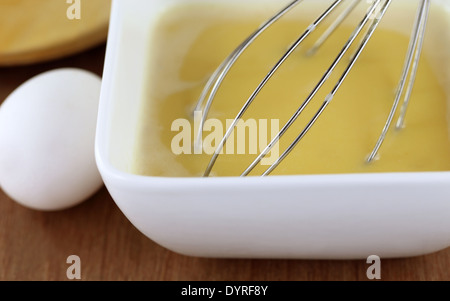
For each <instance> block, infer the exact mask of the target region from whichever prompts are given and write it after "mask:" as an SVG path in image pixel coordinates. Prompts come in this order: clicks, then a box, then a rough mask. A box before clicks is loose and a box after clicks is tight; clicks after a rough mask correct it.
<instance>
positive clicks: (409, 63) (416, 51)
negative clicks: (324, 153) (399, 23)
mask: <svg viewBox="0 0 450 301" xmlns="http://www.w3.org/2000/svg"><path fill="white" fill-rule="evenodd" d="M301 2H302V0H296V1H292V2H291V3H289V4H288V5H287V6H286V7H284V8H283V9H282V10H281V11H279V12H278V13H276V14H275V15H274V16H272V17H271V18H270V19H269V20H267V21H266V22H265V23H264V24H262V25H261V26H260V27H259V28H258V29H257V30H256V31H255V32H254V33H253V34H251V35H250V36H249V37H248V38H247V39H246V40H245V41H243V42H242V43H241V44H240V45H239V46H238V47H237V48H236V49H235V50H234V51H233V52H232V53H231V54H230V55H229V56H228V57H227V58H226V59H225V60H224V61H223V62H222V64H221V65H220V66H219V67H218V68H217V70H216V71H215V72H214V73H213V74H212V76H211V77H210V79H209V81H208V82H207V84H206V85H205V87H204V89H203V92H202V94H201V96H200V98H199V100H198V103H197V105H196V107H195V110H196V111H200V110H203V112H204V113H203V115H202V120H201V124H200V132H201V131H202V130H203V124H204V123H205V121H206V119H207V117H208V113H209V111H210V109H211V105H212V103H213V101H214V98H215V96H216V94H217V92H218V90H219V88H220V86H221V84H222V82H223V81H224V79H225V77H226V76H227V74H228V73H229V71H230V69H231V68H232V67H233V65H234V64H235V63H236V61H237V60H238V58H239V57H240V56H241V55H242V53H243V52H244V51H245V50H246V49H247V48H248V47H249V46H250V45H251V44H252V43H253V42H254V41H255V39H256V38H257V37H258V36H260V35H261V34H262V33H263V32H264V31H265V30H266V29H267V28H269V27H270V26H271V25H273V24H274V23H275V22H277V21H278V20H279V19H280V18H281V17H283V16H284V15H285V14H286V13H288V12H289V11H290V10H292V9H293V8H294V7H295V6H297V5H298V4H300V3H301ZM347 2H348V3H349V4H348V6H347V7H346V8H345V9H344V10H343V12H342V13H341V14H340V15H339V16H338V17H337V18H336V19H335V21H334V22H333V23H332V24H331V25H330V26H329V28H328V29H327V30H326V31H325V32H324V33H323V34H322V36H321V37H320V38H319V39H318V40H317V42H316V43H315V44H314V46H313V47H312V48H311V49H310V50H309V51H308V55H313V54H314V53H315V51H316V50H317V49H319V48H320V47H321V45H322V44H323V43H324V42H325V41H326V40H327V39H328V38H329V37H330V36H331V35H332V34H333V32H334V31H335V30H336V29H337V28H338V27H339V26H340V25H341V24H342V23H343V22H344V21H345V19H346V18H347V17H348V16H349V15H350V13H351V12H352V11H353V10H354V9H355V8H356V7H357V6H358V5H359V4H360V3H361V2H366V3H367V2H369V8H368V10H367V12H366V14H365V15H364V17H363V18H362V20H361V21H360V22H359V23H358V25H357V27H356V28H355V30H354V31H353V32H352V33H351V35H350V37H349V39H348V40H347V42H346V43H345V45H344V47H343V48H342V49H341V50H340V52H339V54H338V55H337V57H336V59H335V60H334V61H333V63H332V64H331V66H330V67H329V68H328V69H327V71H326V72H325V73H324V75H323V77H322V78H321V79H320V81H319V82H318V83H317V85H316V86H315V87H314V89H313V90H312V91H311V93H310V94H309V96H308V97H307V98H306V99H305V100H304V101H303V103H302V104H301V105H300V107H299V108H298V109H297V111H296V112H295V113H294V114H293V115H292V116H291V118H290V119H289V121H288V122H287V123H286V124H285V125H284V126H283V127H282V129H281V130H280V132H279V133H278V134H277V135H276V136H275V138H274V139H273V140H272V141H270V143H269V144H268V145H267V147H266V148H265V149H264V150H263V151H262V152H261V153H260V154H259V155H258V156H257V157H256V159H255V160H254V161H253V162H252V163H251V164H250V165H249V166H248V167H247V168H246V169H245V170H244V171H243V172H242V174H241V176H247V175H248V174H249V173H250V172H251V171H252V170H253V169H254V168H255V167H256V166H257V165H258V164H259V163H260V162H261V160H262V159H263V158H264V157H265V156H267V155H268V154H269V153H270V151H271V150H272V148H273V147H274V146H275V145H276V143H278V141H279V140H280V138H281V137H282V136H283V135H284V134H285V133H286V131H287V130H288V129H289V128H290V127H291V126H292V124H293V123H294V122H295V121H296V120H297V118H298V117H299V116H300V114H301V113H302V112H303V111H304V109H305V108H306V106H307V105H308V104H309V103H310V101H311V100H312V99H313V97H314V96H315V95H316V94H317V93H318V91H319V90H320V89H321V88H322V86H323V85H324V83H325V82H326V81H327V80H328V79H329V77H330V75H331V74H332V72H333V71H334V70H335V68H336V66H337V65H338V64H339V62H340V61H341V60H342V58H343V57H344V55H345V54H346V53H347V52H348V50H349V49H350V47H351V46H352V45H353V43H354V42H355V41H356V39H357V38H358V36H360V34H361V33H362V31H363V29H364V28H367V30H366V32H365V33H364V34H363V35H362V38H361V40H360V42H359V44H358V45H357V50H356V52H355V53H354V55H353V56H352V57H351V59H350V62H349V63H348V65H347V67H346V68H345V70H344V72H343V73H342V75H341V76H340V78H339V80H338V82H337V83H336V85H335V86H334V88H333V89H332V90H331V92H330V93H329V94H328V95H327V96H326V98H325V99H324V101H323V104H322V105H321V106H320V108H319V109H318V111H317V112H316V113H315V115H314V116H313V118H312V119H311V120H310V121H309V122H308V123H307V125H306V127H304V128H303V130H302V131H301V132H300V133H299V134H298V136H297V137H296V138H295V139H294V141H292V143H291V144H290V145H289V146H288V147H287V148H286V149H285V150H284V152H283V153H282V154H281V155H280V157H279V158H278V159H277V160H276V161H275V162H274V163H273V164H272V165H271V166H270V167H269V168H268V169H267V170H266V171H265V172H264V173H263V174H262V175H263V176H266V175H269V174H270V173H272V172H273V171H274V170H275V169H276V168H277V167H278V166H279V164H280V163H281V162H282V161H283V160H284V159H285V158H286V157H287V156H288V155H289V154H290V153H291V152H292V150H293V149H294V148H295V147H296V146H297V145H298V144H299V142H300V141H301V140H302V139H303V137H305V135H306V134H307V133H308V131H309V130H310V129H311V127H312V126H313V125H314V123H315V122H316V121H317V119H318V118H319V117H320V115H321V114H322V113H323V112H324V110H325V109H326V108H327V106H328V105H329V104H330V102H331V101H332V100H333V98H334V96H335V95H336V93H337V91H338V90H339V88H340V87H341V85H342V83H343V82H344V80H345V79H346V77H347V76H348V74H349V72H350V71H351V69H352V68H353V66H354V64H355V63H356V61H357V60H358V58H359V57H360V55H361V53H362V51H363V50H364V48H365V47H366V45H367V43H368V42H369V40H370V39H371V37H372V35H373V33H374V32H375V30H376V29H377V27H378V25H379V23H380V21H381V19H382V18H383V17H384V15H385V13H386V11H387V9H388V8H389V6H390V4H391V2H392V0H371V1H367V0H349V1H345V0H336V1H333V3H332V4H331V5H330V6H329V7H328V8H327V9H326V10H325V11H324V12H323V13H322V14H321V15H320V16H319V17H318V18H317V19H316V20H315V21H314V22H313V23H312V24H311V25H309V27H308V28H307V29H306V31H305V32H304V33H303V34H302V35H301V36H300V37H299V38H298V39H297V40H296V41H295V42H294V43H293V44H292V46H290V47H289V49H288V50H287V51H286V53H285V54H284V55H283V56H282V57H281V58H280V59H279V61H278V62H277V63H276V64H275V65H274V66H273V68H272V69H271V70H270V71H269V73H267V75H266V76H265V77H264V79H263V80H262V81H261V82H260V84H259V85H258V86H257V87H256V89H255V90H254V91H253V93H252V94H251V95H250V97H249V98H248V99H247V101H246V102H245V103H244V105H243V106H242V108H241V109H240V111H239V113H238V114H237V116H236V117H235V119H234V120H233V122H232V123H231V126H230V127H229V128H228V129H227V131H226V133H225V135H224V137H223V139H222V140H221V142H220V143H219V144H218V145H217V148H216V150H215V152H214V154H213V156H212V158H211V160H210V162H209V164H208V166H207V167H206V170H205V173H204V176H205V177H208V176H209V175H210V174H211V171H212V169H213V167H214V165H215V163H216V161H217V159H218V157H219V155H220V153H221V151H222V150H223V148H224V146H225V144H226V142H227V139H228V138H229V137H230V136H231V134H232V133H233V131H234V129H235V127H236V125H237V124H238V121H239V120H240V119H241V118H242V117H243V115H244V114H245V112H246V111H247V109H248V108H249V107H250V105H251V104H252V103H253V101H254V100H255V98H256V96H257V95H258V94H259V93H260V92H261V90H262V89H263V88H264V86H265V85H266V84H267V82H268V81H269V80H270V79H271V78H272V76H273V75H274V74H275V72H277V70H278V69H279V68H280V66H281V65H282V64H283V63H284V62H285V61H286V59H287V58H288V57H289V56H290V55H291V54H292V53H293V52H294V50H295V49H296V48H297V47H298V46H299V45H300V44H302V42H303V41H304V40H305V39H306V38H307V37H308V36H309V35H310V34H311V33H312V32H313V31H314V30H315V29H316V27H317V26H318V25H319V24H320V23H322V22H323V21H324V20H325V19H326V18H327V17H329V15H330V14H331V13H332V12H333V11H334V10H335V9H336V8H337V7H338V6H340V5H342V4H343V3H347ZM429 9H430V0H420V1H419V7H418V10H417V16H416V18H415V21H414V25H413V30H412V33H411V38H410V43H409V46H408V50H407V54H406V59H405V63H404V67H403V71H402V74H401V78H400V82H399V84H398V87H397V90H396V95H395V99H394V102H393V105H392V109H391V111H390V113H389V116H388V119H387V121H386V124H385V126H384V128H383V130H382V132H381V135H380V137H379V139H378V141H377V142H376V144H375V147H374V149H373V151H372V152H371V153H370V154H369V156H368V157H367V159H366V161H367V163H370V162H372V161H373V160H374V159H375V158H376V157H377V154H378V152H379V150H380V148H381V146H382V144H383V142H384V140H385V138H386V135H387V133H388V131H389V129H390V128H391V125H392V122H393V119H394V115H395V113H396V112H397V109H398V107H399V104H400V100H401V99H402V96H403V104H402V106H401V108H400V117H399V119H398V121H397V123H396V127H397V128H398V129H400V128H402V127H403V125H404V120H405V116H406V111H407V108H408V105H409V100H410V97H411V93H412V90H413V86H414V82H415V79H416V74H417V70H418V65H419V60H420V56H421V52H422V47H423V41H424V36H425V30H426V24H427V20H428V15H429ZM408 78H409V80H408ZM405 88H406V91H405ZM200 136H201V133H199V136H198V139H200ZM198 139H197V142H198Z"/></svg>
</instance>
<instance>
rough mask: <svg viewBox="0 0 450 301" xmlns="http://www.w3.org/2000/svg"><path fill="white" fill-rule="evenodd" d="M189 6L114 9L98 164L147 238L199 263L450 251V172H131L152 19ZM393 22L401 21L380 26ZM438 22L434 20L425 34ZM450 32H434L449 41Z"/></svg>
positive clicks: (163, 1) (142, 1)
mask: <svg viewBox="0 0 450 301" xmlns="http://www.w3.org/2000/svg"><path fill="white" fill-rule="evenodd" d="M187 1H188V0H151V1H149V0H127V1H122V0H119V1H117V0H115V1H114V2H113V8H112V18H111V24H110V34H109V40H108V46H107V54H106V65H105V70H104V77H103V87H102V95H101V103H100V110H99V119H98V129H97V140H96V158H97V164H98V167H99V169H100V172H101V174H102V177H103V179H104V182H105V184H106V187H107V188H108V190H109V192H110V193H111V195H112V197H113V199H114V200H115V202H116V203H117V205H118V206H119V208H120V209H121V210H122V211H123V213H124V214H125V215H126V216H127V217H128V219H129V220H130V221H131V222H132V223H133V224H134V225H135V226H136V227H137V228H138V229H139V230H140V231H142V233H144V234H145V235H146V236H148V237H149V238H150V239H152V240H154V241H155V242H157V243H159V244H160V245H162V246H164V247H166V248H168V249H170V250H173V251H175V252H178V253H182V254H186V255H192V256H201V257H240V258H243V257H244V258H309V259H314V258H327V259H350V258H367V256H369V255H373V254H374V255H378V256H381V257H384V258H386V257H405V256H415V255H421V254H426V253H430V252H434V251H437V250H440V249H443V248H446V247H448V246H450V172H430V173H386V174H356V175H355V174H353V175H350V174H349V175H318V176H282V177H275V176H274V177H267V178H259V177H251V178H238V177H235V178H207V179H205V178H159V177H143V176H136V175H133V174H131V173H130V172H129V170H130V165H131V161H132V155H133V148H134V145H135V138H136V129H137V121H138V117H139V109H140V104H141V101H142V99H143V97H144V91H145V89H144V87H145V83H146V78H145V74H146V70H145V67H146V66H147V65H148V64H147V61H146V60H147V59H148V58H149V56H148V51H149V44H150V42H149V39H150V36H151V31H152V29H153V28H154V21H155V18H156V16H157V15H158V14H159V13H160V12H161V11H163V10H164V9H166V8H167V7H168V6H170V5H173V4H176V3H179V2H187ZM203 1H209V2H211V1H217V0H203ZM224 1H225V0H224ZM406 1H407V2H415V1H410V0H406ZM228 2H230V1H228ZM235 2H239V1H235ZM268 2H270V4H274V3H281V1H279V0H272V1H268ZM394 2H397V3H394V4H393V5H394V6H395V4H398V2H401V1H399V0H396V1H394ZM403 2H405V1H403ZM435 2H439V1H435ZM440 2H441V3H442V7H441V8H440V9H434V11H433V13H446V14H447V15H450V13H449V11H450V5H449V3H448V2H449V1H440ZM258 3H261V2H260V1H258ZM258 7H259V9H261V7H264V5H258ZM411 14H412V15H414V11H413V10H412V9H411ZM395 21H397V22H395ZM393 22H394V23H402V22H398V20H390V21H388V20H386V21H385V23H386V24H389V23H393ZM441 25H442V24H441ZM441 25H439V24H434V23H433V20H431V21H430V27H433V26H441ZM446 25H447V26H446V28H443V29H442V28H441V32H443V33H444V34H445V37H446V38H448V34H449V32H448V28H450V27H449V26H448V25H449V24H448V23H446ZM410 26H411V24H409V27H405V29H404V30H407V32H409V31H410V28H411V27H410ZM398 28H399V30H403V29H402V28H401V27H398ZM448 40H450V39H448ZM448 40H447V42H446V43H444V45H446V47H449V44H450V43H449V42H448ZM436 43H441V44H440V45H442V37H433V36H430V37H428V38H427V47H434V45H437V44H436ZM441 48H442V47H441ZM448 50H449V48H447V49H443V50H442V51H443V53H447V54H448V53H449V51H448ZM444 63H445V64H447V65H445V66H444V67H443V68H442V65H443V62H442V61H436V62H435V66H436V68H441V69H440V71H439V72H443V73H445V72H447V74H444V75H443V76H442V78H443V79H444V80H445V81H446V84H447V86H450V81H449V76H448V75H449V74H448V70H450V68H449V65H450V60H449V59H448V57H447V59H446V60H445V61H444ZM449 95H450V93H449Z"/></svg>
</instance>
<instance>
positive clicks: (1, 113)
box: [0, 68, 103, 210]
mask: <svg viewBox="0 0 450 301" xmlns="http://www.w3.org/2000/svg"><path fill="white" fill-rule="evenodd" d="M100 86H101V79H100V78H99V77H98V76H97V75H95V74H93V73H90V72H87V71H84V70H79V69H71V68H67V69H58V70H53V71H49V72H45V73H43V74H40V75H38V76H36V77H34V78H32V79H30V80H28V81H27V82H25V83H24V84H22V85H21V86H20V87H18V88H17V89H16V90H15V91H14V92H13V93H12V94H11V95H10V96H8V98H7V99H6V100H5V101H4V102H3V104H2V105H1V107H0V187H1V188H2V189H3V190H4V192H5V193H6V194H8V195H9V196H10V197H11V198H12V199H14V200H15V201H17V202H18V203H20V204H22V205H24V206H26V207H29V208H33V209H37V210H60V209H65V208H68V207H71V206H74V205H76V204H79V203H81V202H82V201H84V200H86V199H87V198H89V196H91V195H92V194H94V193H95V192H96V191H97V190H98V189H99V188H100V187H101V186H102V184H103V182H102V179H101V177H100V174H99V172H98V169H97V166H96V163H95V154H94V153H95V151H94V141H95V129H96V120H97V111H98V102H99V96H100Z"/></svg>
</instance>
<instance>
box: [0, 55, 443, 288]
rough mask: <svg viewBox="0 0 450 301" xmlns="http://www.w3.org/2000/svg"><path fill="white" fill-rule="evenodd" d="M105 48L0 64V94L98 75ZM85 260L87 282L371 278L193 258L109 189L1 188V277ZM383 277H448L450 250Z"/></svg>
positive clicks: (352, 269)
mask: <svg viewBox="0 0 450 301" xmlns="http://www.w3.org/2000/svg"><path fill="white" fill-rule="evenodd" d="M104 51H105V48H104V46H102V47H98V48H96V49H93V50H91V51H89V52H85V53H83V54H81V55H77V56H73V57H71V58H68V59H65V60H60V61H56V62H51V63H47V64H40V65H34V66H27V67H15V68H0V100H3V99H4V98H5V97H6V96H7V95H8V94H9V93H10V92H12V91H13V90H14V89H15V88H16V87H17V86H18V85H19V84H21V83H22V82H23V81H25V80H27V79H28V78H30V77H32V76H34V75H36V74H38V73H41V72H43V71H46V70H50V69H53V68H58V67H80V68H84V69H88V70H91V71H93V72H95V73H97V74H99V75H101V72H102V65H103V58H104ZM72 254H75V255H78V256H80V258H81V268H82V270H81V276H82V280H147V281H158V280H187V281H194V280H224V281H232V280H242V281H247V280H255V281H263V280H274V281H278V280H280V281H281V280H295V281H298V280H313V281H315V280H325V281H328V280H367V277H366V270H367V268H368V265H367V264H366V263H365V262H364V261H359V260H358V261H327V260H324V261H317V260H311V261H308V260H251V259H249V260H236V259H204V258H191V257H186V256H182V255H178V254H175V253H173V252H171V251H168V250H166V249H164V248H162V247H161V246H159V245H157V244H156V243H154V242H152V241H151V240H149V239H148V238H146V237H145V236H144V235H142V234H141V233H140V232H139V231H138V230H136V229H135V228H134V227H133V226H132V225H131V224H130V222H129V221H128V220H127V219H126V218H125V216H124V215H123V214H122V213H121V212H120V210H119V209H118V208H117V206H116V205H115V203H114V202H113V200H112V199H111V197H110V195H109V194H108V192H107V191H106V189H105V188H103V189H102V190H100V191H99V192H98V193H97V194H96V195H94V196H93V197H92V198H91V199H89V200H88V201H86V202H85V203H83V204H81V205H79V206H77V207H75V208H72V209H69V210H65V211H62V212H55V213H43V212H37V211H32V210H29V209H26V208H24V207H22V206H20V205H18V204H16V203H15V202H14V201H12V200H11V199H10V198H8V197H7V196H6V195H5V194H4V193H3V192H1V191H0V280H67V277H66V269H67V268H68V266H69V265H68V264H66V259H67V257H68V256H69V255H72ZM381 276H382V279H383V280H446V281H448V280H450V249H447V250H444V251H441V252H438V253H435V254H431V255H427V256H421V257H416V258H407V259H390V260H382V275H381Z"/></svg>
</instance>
